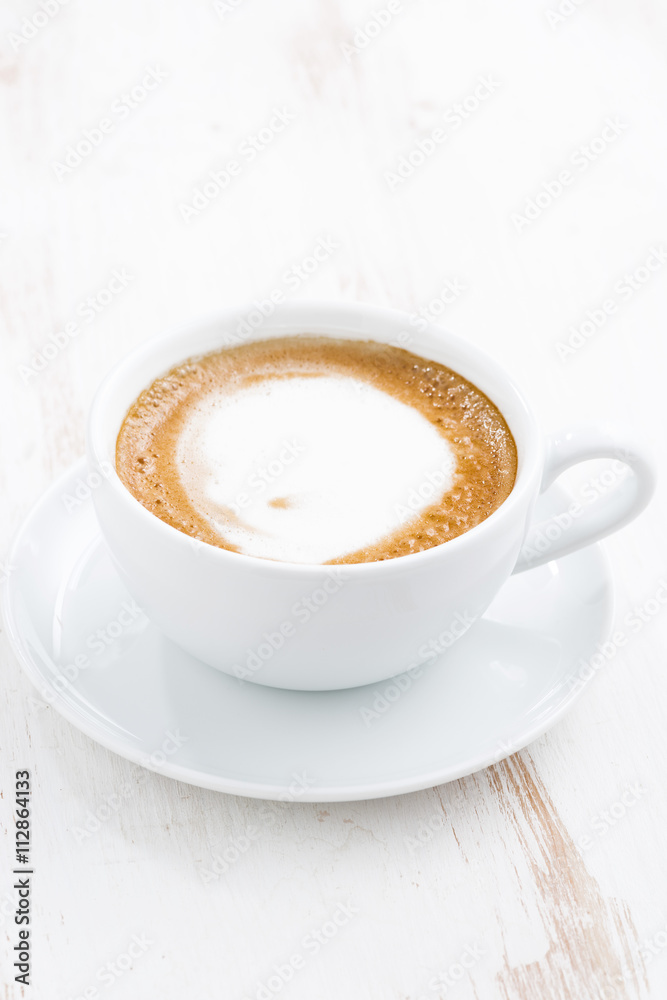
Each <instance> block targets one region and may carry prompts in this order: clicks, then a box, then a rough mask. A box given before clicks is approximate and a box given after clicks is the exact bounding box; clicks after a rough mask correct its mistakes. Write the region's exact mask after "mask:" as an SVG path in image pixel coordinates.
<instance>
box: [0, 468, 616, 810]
mask: <svg viewBox="0 0 667 1000" xmlns="http://www.w3.org/2000/svg"><path fill="white" fill-rule="evenodd" d="M86 467H87V462H86V459H85V457H84V458H81V459H79V460H78V461H77V462H75V463H74V464H73V465H71V466H70V467H69V468H68V469H67V470H65V472H63V473H61V475H59V476H58V477H57V479H56V480H55V481H54V482H53V483H52V484H51V485H50V486H49V487H48V488H47V489H46V490H45V491H44V493H42V495H41V496H40V497H39V498H38V499H37V501H36V502H35V503H34V504H33V505H32V506H31V507H30V509H29V510H28V513H27V514H26V516H25V518H24V520H23V522H22V523H21V525H20V527H19V529H18V531H17V533H16V535H15V537H14V541H13V543H12V545H11V547H10V550H9V555H8V557H7V570H8V572H7V576H6V578H5V580H4V581H3V585H2V588H1V590H2V593H1V597H2V602H1V603H2V612H3V619H4V623H5V628H6V634H7V638H8V640H9V644H10V647H11V649H12V651H13V652H14V654H15V655H16V657H17V659H18V660H19V663H20V664H21V666H22V668H23V670H24V671H25V673H26V674H27V676H28V678H29V680H30V681H31V683H32V684H33V686H34V687H35V688H37V690H38V691H40V689H41V688H42V686H43V683H44V680H45V678H44V675H43V673H42V672H41V670H40V669H39V667H38V666H37V665H36V663H35V662H34V660H33V658H32V657H31V655H30V653H29V650H28V647H27V644H26V643H25V642H24V640H23V637H22V635H21V631H20V628H19V625H18V621H17V613H16V608H15V601H16V598H17V595H18V591H17V590H16V588H15V587H12V569H13V567H14V566H15V563H16V558H15V557H16V555H17V553H18V551H19V549H20V548H21V546H22V543H23V540H24V537H25V536H26V535H27V534H28V532H29V531H30V529H31V527H32V523H33V521H34V520H36V519H37V518H38V517H39V515H40V513H41V512H42V511H43V508H45V507H48V506H49V505H50V504H51V503H52V501H53V497H54V494H57V493H58V492H61V493H62V492H63V488H62V487H63V484H64V483H66V482H68V481H69V480H72V479H75V477H76V476H77V474H79V475H80V474H81V472H85V469H86ZM552 489H553V487H552ZM557 489H558V490H560V491H561V492H562V493H563V494H564V495H567V494H566V491H565V490H564V489H563V487H562V486H558V487H557ZM97 532H98V534H99V535H100V536H101V532H100V529H99V526H98V527H97ZM581 551H586V552H587V553H588V554H589V555H590V556H591V557H593V558H594V559H595V560H596V562H597V563H598V569H599V575H600V579H601V582H602V584H603V588H604V605H603V609H602V611H603V624H602V626H601V627H600V630H599V634H598V636H597V639H596V642H597V644H599V643H600V642H603V641H604V640H605V638H607V637H608V635H609V633H610V631H611V627H612V623H613V618H614V604H615V600H614V582H613V575H612V571H611V564H610V561H609V557H608V555H607V552H606V550H605V549H604V547H603V546H602V545H601V543H600V542H597V543H595V544H593V545H590V546H587V548H586V549H585V550H581ZM581 551H580V552H579V553H573V554H572V555H573V556H575V557H576V556H577V555H579V556H580V555H581ZM572 555H570V556H563V557H561V559H557V560H554V563H556V564H558V563H560V562H562V561H563V560H564V559H570V558H572ZM540 569H544V567H536V569H535V570H527V571H526V572H525V573H523V574H522V576H524V577H528V575H529V574H530V573H532V572H537V571H539V570H540ZM501 589H502V588H501ZM483 617H484V616H483ZM596 679H597V678H595V677H593V678H592V680H593V681H595V680H596ZM589 684H590V681H586V682H585V683H584V684H582V685H580V686H578V687H575V686H573V687H572V689H571V690H570V691H569V692H568V693H567V694H566V695H565V696H564V698H563V699H562V701H560V702H559V704H558V706H557V708H555V709H554V710H553V711H552V712H551V713H549V714H548V715H547V717H546V718H543V719H541V720H540V722H539V723H537V724H535V725H534V726H532V727H530V728H529V729H528V730H526V731H523V732H522V734H521V736H520V737H519V738H518V739H512V740H511V745H512V749H511V750H510V751H508V752H507V753H495V754H493V755H491V756H490V755H488V754H482V755H480V756H478V757H470V758H468V759H467V760H465V761H462V762H460V763H459V764H458V765H457V766H456V767H452V766H451V765H449V766H448V767H446V768H441V769H436V770H433V771H429V772H428V773H423V772H422V773H420V774H419V775H418V776H413V777H406V778H400V779H389V780H385V781H379V782H372V783H366V784H363V785H352V786H350V785H332V786H317V787H313V788H311V789H303V793H302V794H299V795H298V796H297V795H294V794H293V793H290V792H289V787H288V786H279V785H275V784H263V783H261V782H253V781H244V780H241V779H238V778H230V777H224V776H222V777H221V776H212V775H210V774H209V773H207V772H202V771H200V770H197V769H195V768H190V767H184V766H183V765H180V764H176V763H170V762H169V761H168V760H167V761H165V763H164V764H160V765H153V764H152V763H149V762H147V761H146V758H145V755H144V754H142V753H139V752H137V751H136V750H134V749H133V748H129V749H128V747H127V746H126V745H125V744H124V743H123V741H122V740H121V739H114V738H113V737H111V736H109V734H108V732H107V731H106V730H104V729H103V728H102V727H101V726H100V725H99V723H97V722H95V721H92V722H91V717H90V715H89V714H88V713H86V712H82V711H81V710H80V709H77V708H76V707H75V706H74V705H73V704H72V702H71V700H70V699H69V698H67V697H65V696H64V695H63V694H62V693H61V692H60V691H56V690H53V689H52V691H51V695H52V697H51V698H49V700H48V702H47V704H48V705H50V707H52V708H53V709H55V710H56V711H57V712H58V713H59V714H60V715H61V716H63V718H65V719H67V721H68V722H70V723H71V724H72V725H73V726H75V727H76V728H77V729H78V730H79V731H80V732H82V733H84V734H85V735H86V736H88V737H89V738H90V739H92V740H93V741H94V742H96V743H99V744H100V746H103V747H104V748H105V749H107V750H110V751H111V752H112V753H116V754H118V755H119V756H120V757H124V758H125V759H126V760H130V761H132V762H133V763H135V764H139V765H140V766H142V767H144V768H146V769H147V770H149V771H153V772H154V773H156V774H161V775H164V776H165V777H168V778H172V779H174V780H176V781H182V782H184V783H185V784H188V785H193V786H195V787H198V788H206V789H208V790H210V791H216V792H223V793H225V794H229V795H239V796H242V797H244V798H252V799H260V800H265V801H280V800H283V801H286V800H287V801H290V802H314V803H317V802H320V803H326V802H353V801H364V800H370V799H379V798H389V797H391V796H394V795H407V794H410V793H411V792H417V791H422V790H424V789H427V788H434V787H437V786H438V785H442V784H447V783H448V782H450V781H456V780H458V779H460V778H463V777H467V776H469V775H471V774H475V773H476V772H478V771H481V770H484V769H485V768H486V767H490V766H492V765H494V764H498V763H500V762H501V761H503V760H505V759H506V758H508V757H510V756H513V755H514V754H515V753H518V752H519V751H520V750H523V749H524V748H525V747H526V746H528V745H529V744H530V743H533V742H534V741H535V740H536V739H539V737H540V736H543V735H544V734H545V733H546V732H548V730H549V729H551V728H552V727H553V726H554V725H556V723H557V722H559V721H560V720H561V719H562V718H563V716H564V715H566V714H567V712H568V711H569V710H570V709H571V708H572V706H573V704H574V703H575V702H576V701H577V700H578V699H579V698H580V697H581V696H582V694H583V693H584V691H585V690H586V689H588V687H589ZM366 686H367V687H375V686H377V685H373V684H371V685H366ZM288 693H289V692H288ZM300 693H301V692H298V691H295V692H294V694H296V695H298V694H300ZM311 693H313V692H311ZM314 693H315V694H316V695H317V696H318V697H323V698H326V697H327V695H329V694H332V693H333V694H335V693H336V692H328V691H319V692H314Z"/></svg>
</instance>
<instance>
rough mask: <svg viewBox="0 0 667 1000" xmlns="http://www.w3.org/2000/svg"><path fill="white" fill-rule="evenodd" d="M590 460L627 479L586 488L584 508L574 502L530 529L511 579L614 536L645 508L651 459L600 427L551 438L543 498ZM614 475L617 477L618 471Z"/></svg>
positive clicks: (650, 491)
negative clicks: (603, 461)
mask: <svg viewBox="0 0 667 1000" xmlns="http://www.w3.org/2000/svg"><path fill="white" fill-rule="evenodd" d="M594 458H613V459H616V460H617V461H618V462H622V463H623V464H624V465H626V466H628V468H629V469H630V471H631V475H629V476H627V475H626V476H623V478H622V479H620V481H619V482H618V483H614V482H613V481H612V482H611V483H609V484H604V485H603V486H602V487H601V486H600V480H599V479H598V480H595V481H594V484H593V483H591V484H590V493H591V494H592V495H591V496H590V497H589V500H588V502H586V503H576V502H575V501H572V503H571V504H570V505H569V507H568V508H567V509H566V510H564V511H563V512H562V513H560V514H556V515H554V516H553V517H550V518H547V520H545V521H540V522H538V523H533V524H531V525H530V527H529V528H528V532H527V534H526V537H525V539H524V542H523V546H522V548H521V552H520V554H519V558H518V560H517V563H516V566H515V567H514V570H513V572H514V573H522V572H523V571H524V570H527V569H533V567H535V566H541V565H542V563H545V562H550V561H551V560H552V559H558V558H560V557H561V556H566V555H568V554H569V553H570V552H575V551H576V550H577V549H580V548H582V547H583V546H584V545H590V544H591V543H592V542H597V541H598V540H599V539H600V538H604V537H605V536H606V535H610V534H611V533H612V532H613V531H618V529H619V528H622V527H623V526H624V525H625V524H627V523H628V522H629V521H632V520H633V518H635V517H637V515H638V514H639V513H640V512H641V511H642V510H643V509H644V507H646V505H647V503H648V502H649V500H650V499H651V496H652V495H653V491H654V489H655V472H654V466H653V462H652V461H651V459H650V458H649V457H648V455H647V454H646V452H645V451H644V450H643V449H642V448H641V447H640V446H639V445H637V444H636V443H634V442H632V441H630V440H629V439H626V438H625V437H624V436H623V435H622V434H617V433H615V432H613V431H610V430H606V429H605V428H602V427H580V428H575V429H573V430H564V431H560V432H558V433H556V434H552V435H551V436H550V437H549V438H548V439H547V442H546V457H545V462H544V473H543V475H542V482H541V485H540V493H543V492H544V491H545V490H546V489H548V488H549V486H551V484H552V483H553V482H554V481H555V480H556V479H558V477H559V476H560V475H561V473H563V472H565V470H566V469H569V468H570V466H572V465H577V464H578V463H579V462H587V461H589V460H590V459H594ZM618 475H620V470H619V473H618Z"/></svg>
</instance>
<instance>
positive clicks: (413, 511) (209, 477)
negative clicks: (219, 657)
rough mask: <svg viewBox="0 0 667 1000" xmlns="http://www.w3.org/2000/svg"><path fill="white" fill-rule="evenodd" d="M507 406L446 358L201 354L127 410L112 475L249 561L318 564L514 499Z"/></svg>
mask: <svg viewBox="0 0 667 1000" xmlns="http://www.w3.org/2000/svg"><path fill="white" fill-rule="evenodd" d="M516 468H517V455H516V447H515V444H514V440H513V438H512V435H511V433H510V430H509V428H508V426H507V424H506V422H505V420H504V418H503V416H502V414H501V413H500V411H499V410H498V409H497V407H496V406H495V405H494V404H493V403H492V402H491V401H490V400H489V399H488V398H487V397H486V396H485V395H484V394H483V393H482V392H481V391H480V390H479V389H477V388H476V387H475V386H474V385H473V384H472V383H471V382H469V381H467V380H466V379H464V378H463V377H462V376H461V375H458V374H457V373H456V372H454V371H452V370H451V369H449V368H446V367H445V366H444V365H441V364H438V363H437V362H434V361H429V360H427V359H424V358H421V357H419V356H417V355H415V354H412V353H410V352H408V351H405V350H402V349H400V348H398V347H393V346H389V345H386V344H382V343H377V342H375V341H355V340H338V339H333V338H327V337H314V336H307V335H299V336H290V337H283V338H278V339H273V340H265V341H256V342H253V343H247V344H243V345H240V346H236V347H232V348H227V349H224V350H220V351H217V352H215V353H213V354H208V355H205V356H203V357H198V358H192V359H189V360H187V361H184V362H183V363H182V364H180V365H178V366H176V367H175V368H173V369H172V370H171V371H169V372H167V373H166V374H165V375H163V376H161V377H160V378H158V379H156V380H155V381H154V382H153V383H152V385H150V386H149V387H148V388H147V389H145V390H144V391H143V392H142V393H141V395H140V396H139V398H138V399H137V400H136V401H135V402H134V404H133V405H132V407H131V408H130V410H129V412H128V414H127V415H126V417H125V419H124V421H123V424H122V427H121V430H120V433H119V436H118V441H117V446H116V469H117V472H118V475H119V476H120V478H121V480H122V482H123V483H124V484H125V486H126V487H127V489H128V490H129V491H130V492H131V493H132V494H133V495H134V496H135V497H136V499H137V500H139V501H140V503H142V504H143V505H144V507H146V508H147V509H148V510H149V511H151V512H152V513H153V514H155V515H156V516H157V517H159V518H161V519H162V520H163V521H165V522H166V523H167V524H170V525H172V526H173V527H174V528H177V529H178V530H180V531H183V532H185V533H186V534H188V535H190V536H191V537H193V538H195V539H198V540H201V541H205V542H210V543H211V544H213V545H217V546H219V547H221V548H225V549H230V550H232V551H234V552H239V553H243V554H245V555H251V556H258V557H260V558H265V559H273V560H280V561H283V562H297V563H306V564H307V563H310V564H314V563H315V564H323V563H356V562H373V561H378V560H383V559H393V558H396V557H398V556H403V555H409V554H411V553H415V552H419V551H421V550H422V549H426V548H431V547H432V546H434V545H440V544H442V543H443V542H447V541H448V540H450V539H451V538H454V537H456V536H457V535H460V534H462V533H463V532H465V531H468V530H469V529H470V528H472V527H474V526H475V525H476V524H479V522H480V521H482V520H484V519H485V518H486V517H488V516H489V515H490V514H491V513H493V511H494V510H495V509H496V508H497V507H498V506H500V504H501V503H502V502H503V501H504V500H505V499H506V498H507V497H508V496H509V494H510V492H511V490H512V487H513V485H514V480H515V477H516Z"/></svg>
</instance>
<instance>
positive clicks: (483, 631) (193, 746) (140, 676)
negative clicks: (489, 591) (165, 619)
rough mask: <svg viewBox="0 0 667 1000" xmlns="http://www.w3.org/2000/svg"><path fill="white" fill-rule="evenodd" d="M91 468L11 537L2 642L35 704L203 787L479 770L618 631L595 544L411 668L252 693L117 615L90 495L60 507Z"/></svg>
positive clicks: (396, 781) (312, 788) (121, 594)
mask: <svg viewBox="0 0 667 1000" xmlns="http://www.w3.org/2000/svg"><path fill="white" fill-rule="evenodd" d="M84 476H85V465H84V463H83V461H82V462H80V463H79V464H77V465H76V466H75V467H74V468H73V469H71V470H70V471H69V472H68V473H67V474H66V475H65V476H63V477H61V478H60V479H59V480H58V481H57V482H56V483H55V484H54V485H53V486H52V487H51V489H50V490H49V491H48V492H47V493H46V495H45V496H44V497H43V498H42V499H41V500H40V502H39V503H38V504H37V506H36V507H35V508H34V509H33V510H32V512H31V513H30V515H29V516H28V518H27V520H26V522H25V524H24V526H23V528H22V530H21V532H20V534H19V536H18V538H17V540H16V543H15V545H14V549H13V551H12V554H11V556H10V560H9V570H8V578H7V580H6V585H5V586H6V591H5V595H4V596H5V601H4V605H5V619H6V622H7V628H8V631H9V636H10V640H11V642H12V645H13V647H14V649H15V651H16V653H17V655H18V656H19V658H20V660H21V662H22V664H23V666H24V668H25V670H26V672H27V674H28V676H29V677H30V679H31V680H32V682H33V684H35V685H36V686H37V688H38V690H39V692H40V695H41V697H42V698H44V699H45V700H46V701H48V702H49V703H50V704H51V705H53V707H54V708H56V709H57V710H58V711H59V712H60V713H61V714H62V715H64V716H65V718H66V719H69V721H70V722H72V723H73V724H74V725H75V726H77V728H79V729H80V730H82V731H83V732H84V733H86V734H87V735H88V736H90V737H92V739H94V740H97V742H98V743H101V744H102V745H103V746H105V747H108V748H109V749H110V750H113V751H115V752H116V753H118V754H120V755H121V756H123V757H127V758H128V759H129V760H133V761H136V762H138V763H142V764H144V765H146V764H148V766H149V767H151V769H152V770H155V771H158V772H160V773H162V774H165V775H168V776H170V777H172V778H177V779H178V780H180V781H186V782H189V783H191V784H193V785H200V786H201V787H203V788H212V789H216V790H218V791H221V792H231V793H233V794H236V795H247V796H252V797H256V798H266V799H279V798H283V797H287V798H298V799H299V800H301V801H309V802H333V801H345V800H352V799H366V798H376V797H381V796H386V795H397V794H399V793H403V792H411V791H415V790H417V789H420V788H428V787H431V786H433V785H438V784H441V783H442V782H446V781H451V780H453V779H454V778H460V777H463V776H464V775H467V774H472V773H473V772H474V771H477V770H479V769H480V768H483V767H486V766H487V765H489V764H492V763H495V762H496V761H499V760H501V759H502V758H503V757H506V756H507V755H508V754H510V753H514V752H515V751H516V750H519V749H521V747H523V746H525V745H526V744H527V743H530V742H531V740H534V739H535V738H536V737H538V736H540V735H541V734H542V733H544V732H545V731H546V730H547V729H548V728H549V727H550V726H552V725H553V724H554V723H555V722H556V721H557V720H558V719H559V718H560V717H561V716H562V715H563V714H564V713H565V712H566V711H567V709H568V708H569V707H570V705H571V704H572V703H573V701H574V700H575V699H576V697H577V696H578V693H579V692H580V691H581V689H582V685H581V684H573V683H572V680H573V679H574V678H576V675H577V671H578V670H580V669H581V664H580V660H581V659H584V660H585V659H586V658H587V657H589V656H590V655H591V654H592V653H593V652H594V650H595V647H596V644H597V643H599V642H602V641H603V640H604V639H605V638H606V636H607V633H608V630H609V628H610V625H611V612H612V592H611V583H610V575H609V570H608V567H607V564H606V560H605V557H604V555H603V554H602V552H601V550H600V549H599V547H597V546H593V547H590V548H588V549H585V550H583V551H581V552H579V553H576V554H575V555H571V556H568V557H566V558H565V559H561V560H559V561H558V562H554V563H550V564H549V565H547V566H542V567H540V568H538V569H534V570H531V571H530V572H527V573H523V574H519V575H517V576H516V577H512V578H511V579H510V581H509V582H508V583H507V584H506V585H505V587H504V588H503V589H502V591H501V592H500V594H499V595H498V597H497V598H496V600H495V601H494V602H493V604H492V606H491V607H490V608H489V610H488V612H487V614H486V616H485V617H484V619H482V621H480V622H478V623H477V624H476V625H475V626H473V627H472V628H471V629H470V631H469V632H468V633H467V634H466V635H465V636H464V637H463V639H461V640H459V642H457V643H456V645H455V646H453V647H452V649H451V650H449V651H448V652H446V653H445V654H444V655H443V656H442V657H441V658H440V659H439V660H437V661H433V662H432V663H431V664H429V665H428V666H425V667H424V668H423V671H422V673H421V675H420V676H419V677H412V678H410V677H409V676H408V675H406V674H403V675H402V677H401V679H400V681H397V680H394V681H393V682H392V681H385V682H383V683H381V684H377V685H373V686H369V687H361V688H354V689H351V690H345V691H333V692H299V691H284V690H276V689H271V688H267V687H260V686H259V685H255V684H252V683H249V682H244V681H240V680H236V679H234V678H231V677H228V676H226V675H225V674H222V673H219V672H218V671H216V670H214V669H212V668H210V667H207V666H205V665H204V664H203V663H200V662H199V661H198V660H195V659H194V658H193V657H191V656H189V655H188V654H186V653H184V652H182V651H181V650H180V649H179V648H178V647H176V646H175V645H173V643H171V642H170V641H169V640H167V639H165V638H164V637H163V636H162V634H161V633H160V632H159V631H158V630H157V629H156V628H155V627H154V626H152V625H150V624H149V623H148V621H147V620H146V619H145V618H144V617H143V616H142V615H139V616H137V615H136V613H134V612H133V611H132V603H130V604H129V605H128V607H129V608H130V611H129V612H128V610H127V608H126V610H125V612H124V613H123V611H122V606H123V602H125V601H130V602H131V599H130V598H129V595H128V594H127V592H126V590H125V588H124V587H123V585H122V583H121V582H120V580H119V578H118V576H117V574H116V571H115V569H114V567H113V565H112V563H111V560H110V557H109V555H108V553H107V550H106V547H105V545H104V542H103V541H102V538H101V536H100V534H99V530H98V527H97V522H96V520H95V514H94V512H93V507H92V503H91V501H90V499H87V500H83V501H82V502H81V503H79V505H78V506H76V507H74V508H73V509H72V503H71V501H70V500H67V507H69V508H70V510H69V512H68V510H67V509H66V502H65V499H66V498H67V497H74V498H75V499H76V488H77V481H78V480H79V479H81V480H82V479H83V477H84ZM79 494H80V495H82V496H83V495H84V492H83V491H82V489H81V487H79ZM563 496H564V494H563V491H562V490H561V489H560V488H552V489H551V490H550V491H549V493H547V494H545V496H543V497H542V498H541V499H540V501H539V504H540V515H541V516H544V517H546V516H548V514H550V513H553V512H555V511H556V510H558V509H561V510H562V509H563V508H564V505H563V499H562V498H563ZM174 586H178V581H176V580H175V581H174ZM133 614H134V617H133ZM119 616H120V617H119ZM99 629H102V630H103V635H101V634H100V633H98V631H97V630H99ZM119 632H120V634H119V635H118V633H119ZM108 643H109V644H108ZM81 654H83V655H84V656H86V657H87V663H86V665H85V666H83V667H82V668H81V669H78V668H76V669H78V676H77V675H76V671H75V670H70V671H69V673H70V675H71V676H74V679H73V681H72V683H69V682H68V683H67V684H65V683H64V680H60V681H58V682H57V684H56V688H54V687H53V682H54V679H55V678H57V677H58V675H59V674H60V671H61V670H62V667H63V666H64V665H70V666H71V665H73V664H74V666H75V667H76V661H75V657H76V656H77V655H81ZM78 662H79V664H82V663H83V662H84V661H82V660H79V661H78ZM56 664H59V666H56ZM60 676H61V677H62V675H61V674H60ZM63 688H64V690H60V691H59V690H57V689H63ZM385 695H386V697H385ZM380 698H383V699H384V700H380ZM392 699H393V700H392ZM373 713H374V714H373ZM172 736H176V737H177V739H176V740H175V741H174V740H173V739H172ZM183 737H187V740H185V741H184V742H183V743H182V745H178V744H179V743H180V741H181V739H182V738H183ZM165 751H166V752H165ZM151 755H152V760H149V758H150V757H151ZM304 786H305V787H304Z"/></svg>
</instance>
